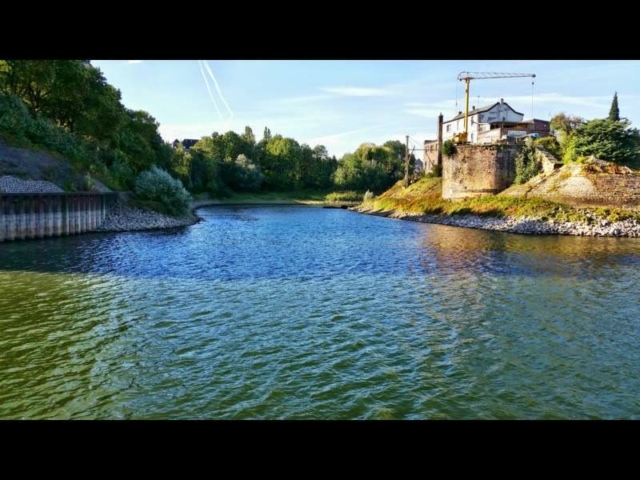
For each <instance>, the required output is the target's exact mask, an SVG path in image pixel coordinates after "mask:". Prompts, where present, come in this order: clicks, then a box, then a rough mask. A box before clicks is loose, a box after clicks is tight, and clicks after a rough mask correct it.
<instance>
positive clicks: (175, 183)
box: [135, 166, 191, 215]
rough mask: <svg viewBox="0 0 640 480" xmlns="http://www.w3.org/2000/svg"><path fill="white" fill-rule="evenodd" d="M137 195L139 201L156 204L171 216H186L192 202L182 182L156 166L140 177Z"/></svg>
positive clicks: (137, 183) (142, 173) (137, 184)
mask: <svg viewBox="0 0 640 480" xmlns="http://www.w3.org/2000/svg"><path fill="white" fill-rule="evenodd" d="M135 193H136V197H137V198H138V199H140V200H143V201H148V202H155V203H157V204H159V205H161V206H162V210H164V212H165V213H169V214H171V215H181V214H184V213H185V212H186V211H187V209H188V207H189V201H190V200H191V197H190V196H189V193H188V192H187V191H186V190H185V188H184V187H183V186H182V182H181V181H180V180H177V179H175V178H173V177H172V176H171V175H169V173H168V172H166V171H165V170H162V169H160V168H158V167H155V166H153V167H151V168H150V169H149V170H145V171H144V172H141V173H140V174H139V175H138V178H137V179H136V187H135Z"/></svg>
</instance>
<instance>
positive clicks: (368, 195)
mask: <svg viewBox="0 0 640 480" xmlns="http://www.w3.org/2000/svg"><path fill="white" fill-rule="evenodd" d="M374 198H375V195H374V194H373V192H372V191H371V190H367V191H366V192H365V194H364V197H363V198H362V200H363V201H364V202H366V201H367V200H373V199H374Z"/></svg>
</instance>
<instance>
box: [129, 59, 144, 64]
mask: <svg viewBox="0 0 640 480" xmlns="http://www.w3.org/2000/svg"><path fill="white" fill-rule="evenodd" d="M127 63H128V64H129V65H133V64H136V63H142V60H127Z"/></svg>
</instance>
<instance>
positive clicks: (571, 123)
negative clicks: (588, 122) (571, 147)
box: [550, 112, 584, 136]
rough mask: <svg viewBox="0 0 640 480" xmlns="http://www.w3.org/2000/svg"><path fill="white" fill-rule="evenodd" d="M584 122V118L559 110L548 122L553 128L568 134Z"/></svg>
mask: <svg viewBox="0 0 640 480" xmlns="http://www.w3.org/2000/svg"><path fill="white" fill-rule="evenodd" d="M583 123H584V119H583V118H581V117H576V116H573V115H566V114H565V113H564V112H560V113H558V114H557V115H555V116H553V117H552V118H551V121H550V124H551V128H552V129H553V130H556V131H559V132H562V133H564V134H565V135H566V136H568V135H570V134H571V132H573V131H574V130H575V129H576V128H578V127H579V126H580V125H582V124H583Z"/></svg>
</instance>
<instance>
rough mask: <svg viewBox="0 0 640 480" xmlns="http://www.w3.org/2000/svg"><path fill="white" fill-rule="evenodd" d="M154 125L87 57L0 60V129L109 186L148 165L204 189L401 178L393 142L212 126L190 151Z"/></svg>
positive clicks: (130, 179)
mask: <svg viewBox="0 0 640 480" xmlns="http://www.w3.org/2000/svg"><path fill="white" fill-rule="evenodd" d="M158 127H159V124H158V122H157V121H156V119H155V118H154V117H153V116H152V115H151V114H149V113H148V112H146V111H143V110H132V109H129V108H127V107H125V106H124V105H123V103H122V95H121V93H120V91H119V90H118V89H116V88H115V87H113V86H112V85H110V84H109V83H108V82H107V80H106V78H105V77H104V75H103V73H102V72H101V70H100V69H99V68H96V67H95V66H93V65H91V62H90V61H89V60H0V137H2V138H3V139H4V141H5V142H8V143H9V144H12V145H15V146H22V147H27V148H40V149H44V150H48V151H52V152H55V153H58V154H60V155H62V156H64V157H66V158H67V159H69V160H70V161H71V163H72V164H73V165H74V166H75V167H76V168H77V169H79V170H82V171H83V172H87V173H88V175H90V176H93V177H94V178H96V179H98V180H100V181H103V182H104V183H105V184H107V185H108V186H110V187H111V188H113V189H115V190H133V189H134V187H135V182H136V178H137V177H138V176H139V175H140V174H141V173H142V172H144V171H147V170H149V169H150V168H151V167H152V166H156V167H159V168H161V169H163V170H165V171H166V172H168V173H169V174H170V175H171V176H172V177H174V178H177V179H179V180H180V181H181V182H182V183H183V184H184V186H185V187H186V188H187V189H189V190H190V191H191V192H193V193H200V192H206V193H209V194H211V195H213V196H224V195H226V194H229V193H231V192H242V191H259V190H267V191H290V190H304V189H314V190H326V191H329V190H335V189H338V190H355V191H365V190H371V191H374V192H375V193H379V192H382V191H384V190H386V189H387V188H388V187H390V186H391V185H393V184H394V183H395V182H396V181H397V180H398V179H400V178H401V177H402V173H403V161H404V156H405V153H406V152H405V147H404V145H403V144H402V143H401V142H399V141H388V142H386V143H384V144H383V145H374V144H371V143H365V144H362V145H360V146H359V147H358V148H357V149H356V150H355V151H354V152H353V153H348V154H346V155H344V156H343V157H342V158H341V159H339V160H338V159H337V158H336V157H335V156H329V154H328V152H327V149H326V148H325V147H324V146H323V145H315V146H313V147H312V146H310V145H307V144H305V143H302V144H300V143H299V142H297V141H296V140H294V139H293V138H289V137H284V136H282V135H280V134H275V135H272V134H271V131H270V129H269V128H267V127H265V129H264V132H263V135H262V138H261V139H260V140H259V141H258V140H257V139H256V138H255V135H254V133H253V131H252V129H251V128H250V127H246V128H245V130H244V132H242V133H236V132H233V131H228V132H226V133H223V134H220V133H218V132H214V133H212V134H211V135H210V136H205V137H202V138H201V139H200V140H199V141H198V142H197V144H196V145H195V146H194V147H192V148H191V149H189V150H185V149H184V148H183V147H182V146H178V148H176V149H174V148H172V146H171V145H170V144H169V143H167V142H165V141H164V140H163V139H162V137H161V136H160V133H159V131H158ZM412 160H415V159H413V158H412ZM75 187H76V189H82V186H78V185H77V186H75Z"/></svg>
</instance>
